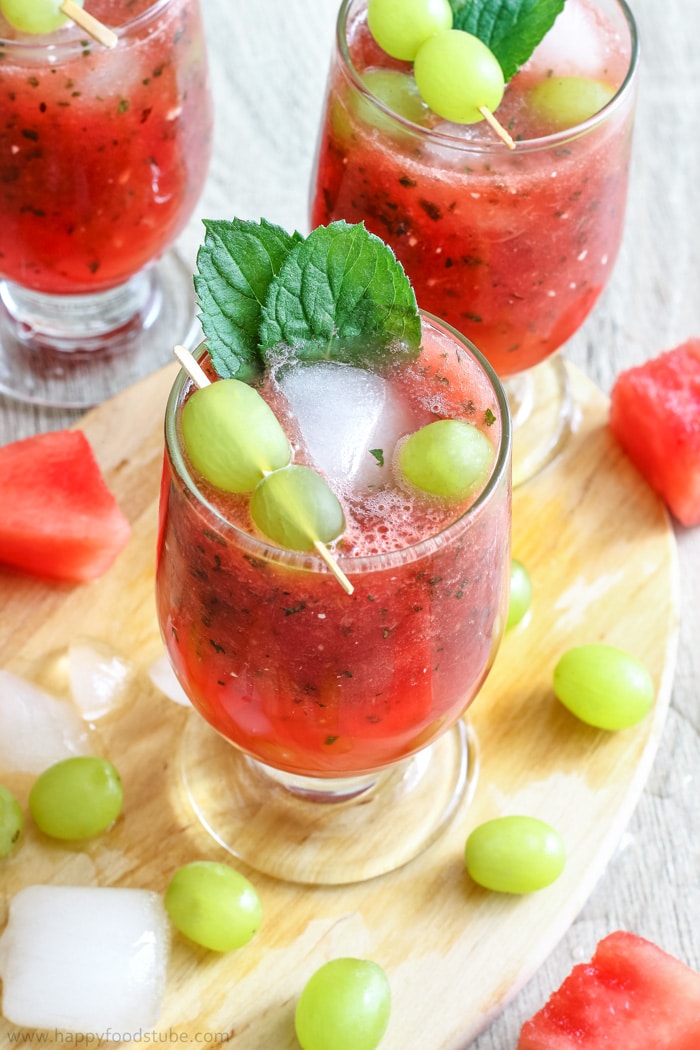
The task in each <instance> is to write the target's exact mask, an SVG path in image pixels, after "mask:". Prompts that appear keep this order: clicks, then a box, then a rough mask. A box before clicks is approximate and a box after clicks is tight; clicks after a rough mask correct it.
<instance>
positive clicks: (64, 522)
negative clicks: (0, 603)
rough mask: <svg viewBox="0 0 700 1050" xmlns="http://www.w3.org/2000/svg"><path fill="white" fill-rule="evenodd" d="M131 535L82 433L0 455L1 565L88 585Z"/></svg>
mask: <svg viewBox="0 0 700 1050" xmlns="http://www.w3.org/2000/svg"><path fill="white" fill-rule="evenodd" d="M130 532H131V528H130V525H129V522H128V521H127V519H126V517H125V516H124V514H123V513H122V511H121V510H120V509H119V507H118V505H117V502H116V500H115V498H114V496H113V495H112V493H111V492H110V491H109V489H108V488H107V485H106V483H105V480H104V478H103V477H102V474H101V472H100V468H99V466H98V463H97V460H96V459H95V456H94V454H93V451H92V449H91V447H90V444H89V442H88V440H87V438H86V437H85V434H83V433H82V431H80V430H57V431H53V432H52V433H48V434H37V435H36V436H34V437H30V438H25V439H24V440H23V441H14V442H12V443H11V444H9V445H5V446H4V447H2V448H0V562H2V563H4V564H5V565H12V566H14V567H15V568H19V569H23V570H25V571H26V572H29V573H33V574H35V575H38V576H43V577H48V578H50V579H55V580H66V581H70V582H79V581H83V580H92V579H95V578H96V577H97V576H100V575H101V574H102V573H104V572H105V571H106V570H107V569H108V568H109V566H110V565H111V564H112V562H113V561H114V559H115V558H116V556H117V554H119V552H120V551H121V550H122V549H123V548H124V547H125V545H126V543H127V541H128V539H129V535H130Z"/></svg>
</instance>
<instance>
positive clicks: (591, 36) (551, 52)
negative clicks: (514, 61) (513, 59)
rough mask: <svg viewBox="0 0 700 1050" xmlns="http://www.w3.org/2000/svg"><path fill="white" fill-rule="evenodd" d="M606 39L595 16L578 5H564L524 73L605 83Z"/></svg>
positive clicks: (574, 3)
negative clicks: (601, 80) (584, 78)
mask: <svg viewBox="0 0 700 1050" xmlns="http://www.w3.org/2000/svg"><path fill="white" fill-rule="evenodd" d="M605 44H606V38H605V34H604V31H603V29H602V28H601V26H600V25H599V24H598V23H597V21H596V16H595V14H594V12H593V11H592V10H591V9H590V8H589V7H585V6H584V5H583V4H581V3H576V2H572V3H566V4H565V5H564V7H563V9H562V11H561V13H560V14H559V15H558V16H557V19H556V21H555V23H554V25H553V26H552V28H551V29H550V31H549V33H547V35H546V37H545V38H544V40H543V41H542V43H541V44H539V45H538V47H537V48H536V49H535V52H534V54H533V55H532V58H531V59H530V61H529V62H528V64H527V69H528V70H532V71H533V72H536V73H537V74H538V75H541V76H548V75H551V73H552V72H554V75H555V76H560V77H570V76H581V77H593V78H596V79H605V72H604V71H605V63H606V57H607V53H606V46H605Z"/></svg>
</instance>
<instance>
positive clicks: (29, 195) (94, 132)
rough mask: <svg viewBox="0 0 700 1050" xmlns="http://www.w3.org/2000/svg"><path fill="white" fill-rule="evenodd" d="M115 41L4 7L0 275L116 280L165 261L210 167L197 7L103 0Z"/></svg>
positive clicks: (100, 286)
mask: <svg viewBox="0 0 700 1050" xmlns="http://www.w3.org/2000/svg"><path fill="white" fill-rule="evenodd" d="M90 12H91V14H93V15H94V16H95V17H96V18H98V19H100V21H102V22H103V23H104V24H105V25H107V26H109V27H111V28H112V29H114V30H115V32H116V33H117V35H118V38H119V39H118V43H117V46H116V47H115V48H114V49H109V48H106V47H103V46H102V45H100V44H98V43H96V42H95V41H93V40H90V39H86V36H85V33H84V32H83V31H82V30H79V29H78V28H77V27H75V26H67V27H65V28H64V27H62V28H61V29H60V30H57V31H55V32H54V33H52V34H50V35H47V36H30V35H24V34H18V33H17V32H16V31H15V30H13V29H12V28H11V27H10V26H8V24H7V23H6V22H5V20H4V19H3V17H2V15H0V114H1V115H0V228H2V241H1V243H0V277H4V278H6V279H7V280H9V281H12V282H14V283H16V284H17V285H19V286H21V287H22V288H27V289H31V290H34V291H37V292H41V293H49V294H53V295H74V294H75V295H81V294H83V293H89V292H99V291H103V290H107V289H110V288H114V287H116V286H119V285H120V284H122V283H124V282H125V281H127V280H128V279H129V278H130V277H132V276H133V275H134V274H136V273H137V272H138V271H140V270H141V269H142V268H143V267H144V266H146V264H148V263H150V262H151V261H153V260H154V259H156V258H157V257H158V256H159V255H160V254H161V253H162V252H163V251H164V250H165V249H166V248H167V247H169V245H170V244H171V243H172V242H173V241H174V239H175V238H176V237H177V235H178V234H179V233H180V231H181V230H182V229H183V227H184V225H185V223H186V221H187V220H188V218H189V216H190V215H191V213H192V209H193V207H194V205H195V203H196V201H197V199H198V197H199V194H200V193H201V190H202V188H203V185H204V179H205V175H206V172H207V167H208V162H209V154H210V145H211V144H210V140H211V108H210V101H209V91H208V74H207V65H206V52H205V46H204V35H203V27H202V21H201V14H200V9H199V5H198V4H197V3H191V2H188V0H92V2H91V4H90Z"/></svg>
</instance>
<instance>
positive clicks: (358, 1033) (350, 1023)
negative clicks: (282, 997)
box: [294, 959, 391, 1050]
mask: <svg viewBox="0 0 700 1050" xmlns="http://www.w3.org/2000/svg"><path fill="white" fill-rule="evenodd" d="M390 1011H391V989H390V987H389V981H388V980H387V976H386V974H385V973H384V970H383V969H382V968H381V966H378V965H377V963H374V962H370V961H369V960H366V959H332V960H331V962H328V963H326V964H325V965H324V966H321V967H320V969H318V970H317V971H316V973H314V974H313V975H312V976H311V977H310V978H309V980H308V981H307V983H306V985H305V986H304V989H303V990H302V993H301V995H300V996H299V1000H298V1002H297V1007H296V1013H295V1016H294V1024H295V1028H296V1033H297V1039H298V1040H299V1043H300V1044H301V1047H302V1050H374V1048H375V1047H376V1046H378V1045H379V1043H380V1041H381V1039H382V1036H383V1035H384V1032H385V1031H386V1027H387V1025H388V1023H389V1013H390Z"/></svg>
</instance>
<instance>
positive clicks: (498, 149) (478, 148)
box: [336, 0, 639, 157]
mask: <svg viewBox="0 0 700 1050" xmlns="http://www.w3.org/2000/svg"><path fill="white" fill-rule="evenodd" d="M358 2H362V0H342V2H341V5H340V10H339V11H338V17H337V20H336V45H337V48H338V53H339V55H340V57H341V59H342V62H343V66H344V68H345V70H346V72H347V73H348V74H349V76H350V79H351V80H352V83H353V86H354V87H355V88H356V89H357V90H358V91H359V92H360V94H361V95H363V96H364V98H365V99H367V100H368V101H369V102H371V104H372V105H374V106H376V107H377V108H378V109H379V110H381V111H382V113H384V114H385V115H386V116H388V117H389V118H391V119H392V120H393V121H394V122H395V123H396V124H397V125H399V126H400V127H401V128H403V129H404V131H406V132H409V133H411V134H413V136H414V137H415V138H417V139H419V138H422V139H425V140H429V141H431V142H435V143H436V144H437V145H441V146H445V147H449V148H451V149H455V150H459V151H460V152H464V153H479V154H487V155H490V154H493V153H498V154H501V155H503V153H504V143H503V142H501V140H500V139H499V138H498V137H496V136H495V135H494V138H493V139H492V140H491V139H489V140H486V139H484V140H483V141H475V140H472V139H463V138H460V137H459V135H450V134H447V133H445V132H443V131H436V130H435V129H433V128H426V127H423V126H422V125H421V124H414V123H413V121H411V120H408V119H407V118H406V117H402V116H401V114H399V113H396V112H395V111H394V110H393V109H391V108H390V107H389V106H387V105H386V104H385V103H384V102H382V100H381V99H380V98H378V97H377V96H376V95H373V94H372V92H371V91H370V90H369V89H368V88H367V86H366V84H365V83H364V82H363V80H362V78H361V76H360V74H359V72H358V70H357V69H356V67H355V65H354V63H353V61H352V58H351V57H350V50H349V48H348V41H347V23H348V15H349V13H350V8H351V7H352V5H353V4H355V3H358ZM614 3H615V4H616V5H617V7H618V8H619V9H620V10H621V11H622V14H623V15H624V17H625V21H626V23H627V28H628V30H629V34H630V57H629V64H628V67H627V72H626V74H625V77H624V79H623V81H622V83H621V84H620V86H619V87H618V89H617V91H616V92H615V94H614V95H613V97H612V98H611V99H610V101H609V102H607V103H606V104H605V105H604V106H603V108H602V109H599V110H598V112H597V113H594V114H593V116H591V117H588V118H587V119H586V120H583V121H581V122H580V123H579V124H575V125H574V126H573V127H571V128H562V130H561V131H555V132H552V133H551V134H549V135H540V136H536V137H535V138H530V139H516V140H515V149H514V150H506V151H505V152H506V155H510V156H511V157H512V156H516V157H517V155H518V153H526V152H527V153H530V152H535V151H536V150H546V149H553V148H555V147H559V146H562V145H564V144H565V143H568V142H570V141H571V140H572V139H575V138H578V137H579V136H581V135H584V134H586V133H587V132H588V131H591V130H592V129H594V128H596V127H598V126H599V125H601V124H603V123H605V122H606V121H607V120H608V119H610V117H612V116H613V115H614V113H615V112H616V111H617V110H618V109H619V108H620V107H621V106H622V105H623V104H624V102H625V101H626V100H627V97H628V96H629V95H630V94H631V93H632V91H633V90H634V82H635V77H636V73H637V68H638V65H639V33H638V31H637V23H636V20H635V18H634V15H633V13H632V10H631V8H630V6H629V4H628V3H627V0H614ZM365 6H366V0H365Z"/></svg>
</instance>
